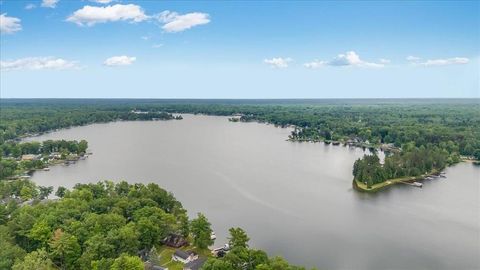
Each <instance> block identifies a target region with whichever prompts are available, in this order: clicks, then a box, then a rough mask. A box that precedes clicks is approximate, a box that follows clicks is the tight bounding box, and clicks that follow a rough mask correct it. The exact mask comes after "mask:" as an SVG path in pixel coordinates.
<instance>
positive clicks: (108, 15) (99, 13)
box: [67, 4, 149, 26]
mask: <svg viewBox="0 0 480 270" xmlns="http://www.w3.org/2000/svg"><path fill="white" fill-rule="evenodd" d="M148 18H149V17H148V16H147V15H145V12H144V11H143V9H142V8H141V7H140V6H137V5H134V4H128V5H121V4H117V5H113V6H105V7H94V6H84V7H83V8H81V9H79V10H77V11H75V12H74V13H73V14H72V15H70V16H69V17H68V18H67V21H68V22H73V23H76V24H77V25H80V26H83V25H87V26H92V25H95V24H97V23H105V22H116V21H129V22H142V21H145V20H147V19H148Z"/></svg>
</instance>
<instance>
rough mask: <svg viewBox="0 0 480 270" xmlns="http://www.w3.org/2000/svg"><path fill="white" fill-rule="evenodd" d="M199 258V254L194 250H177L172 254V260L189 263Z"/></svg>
mask: <svg viewBox="0 0 480 270" xmlns="http://www.w3.org/2000/svg"><path fill="white" fill-rule="evenodd" d="M196 259H198V255H197V254H196V253H195V252H193V251H183V250H180V249H177V250H175V253H173V255H172V260H174V261H177V262H182V263H189V262H192V261H195V260H196Z"/></svg>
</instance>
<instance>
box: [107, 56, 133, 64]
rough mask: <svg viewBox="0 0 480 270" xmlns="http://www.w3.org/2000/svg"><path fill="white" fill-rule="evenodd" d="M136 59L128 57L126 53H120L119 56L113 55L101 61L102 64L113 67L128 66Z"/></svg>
mask: <svg viewBox="0 0 480 270" xmlns="http://www.w3.org/2000/svg"><path fill="white" fill-rule="evenodd" d="M135 60H137V58H136V57H129V56H126V55H121V56H113V57H110V58H108V59H107V60H105V62H103V64H104V65H106V66H109V67H114V66H128V65H131V64H133V62H135Z"/></svg>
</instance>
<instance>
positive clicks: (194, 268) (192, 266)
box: [183, 258, 207, 270]
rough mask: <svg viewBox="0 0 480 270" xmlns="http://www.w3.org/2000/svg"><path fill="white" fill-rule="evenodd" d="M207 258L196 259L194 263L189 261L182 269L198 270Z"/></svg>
mask: <svg viewBox="0 0 480 270" xmlns="http://www.w3.org/2000/svg"><path fill="white" fill-rule="evenodd" d="M206 260H207V258H198V259H196V260H195V261H191V262H189V263H186V264H185V266H184V267H183V269H189V270H198V269H200V267H202V265H203V264H204V263H205V261H206Z"/></svg>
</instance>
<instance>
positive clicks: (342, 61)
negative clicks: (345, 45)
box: [328, 51, 385, 67]
mask: <svg viewBox="0 0 480 270" xmlns="http://www.w3.org/2000/svg"><path fill="white" fill-rule="evenodd" d="M328 64H329V65H330V66H358V67H384V66H385V64H382V63H373V62H366V61H363V60H362V59H360V56H359V55H358V54H357V53H356V52H354V51H349V52H346V53H344V54H339V55H337V57H335V58H334V59H333V60H332V61H330V62H328Z"/></svg>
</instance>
